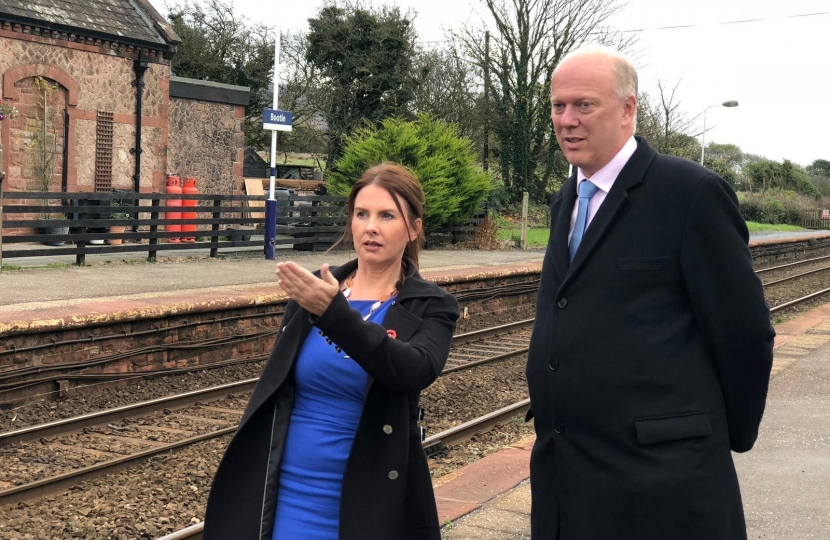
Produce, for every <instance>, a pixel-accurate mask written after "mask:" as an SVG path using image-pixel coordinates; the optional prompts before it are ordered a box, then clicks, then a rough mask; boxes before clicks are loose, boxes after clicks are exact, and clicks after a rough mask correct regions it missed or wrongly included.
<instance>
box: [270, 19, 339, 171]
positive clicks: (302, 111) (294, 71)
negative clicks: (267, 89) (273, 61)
mask: <svg viewBox="0 0 830 540" xmlns="http://www.w3.org/2000/svg"><path fill="white" fill-rule="evenodd" d="M307 52H308V35H307V33H304V32H294V33H289V34H285V35H282V36H281V37H280V93H279V98H280V101H279V103H280V108H282V109H285V110H288V111H291V112H292V113H293V122H292V124H293V129H292V131H278V132H277V149H278V150H280V151H281V152H285V153H287V152H310V153H312V154H315V155H316V156H317V159H318V164H319V160H320V159H321V158H324V157H325V155H326V153H327V151H328V146H327V140H326V137H325V133H326V121H325V118H324V117H323V112H324V109H325V104H326V103H327V100H326V88H325V86H324V84H323V78H322V75H321V74H320V70H319V69H317V68H316V67H315V66H314V65H313V64H312V63H311V62H309V61H308V60H307V59H306V54H307ZM320 168H321V169H322V168H324V167H322V166H321V167H320Z"/></svg>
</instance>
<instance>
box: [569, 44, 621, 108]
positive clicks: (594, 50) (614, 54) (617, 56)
mask: <svg viewBox="0 0 830 540" xmlns="http://www.w3.org/2000/svg"><path fill="white" fill-rule="evenodd" d="M588 54H600V55H603V56H607V57H610V58H611V60H612V61H613V62H614V75H615V79H616V84H615V90H616V91H617V96H618V97H619V98H620V100H621V101H625V100H626V99H628V96H634V97H635V98H636V97H637V69H636V68H635V67H634V64H633V63H632V62H631V60H630V59H629V58H628V57H627V56H626V55H625V54H623V53H621V52H619V51H617V50H614V49H612V48H610V47H606V46H604V45H585V46H583V47H580V48H578V49H575V50H573V51H571V52H569V53H568V54H566V55H565V57H564V58H563V59H562V60H561V61H560V62H559V63H560V64H561V63H562V62H564V61H565V60H568V59H570V58H573V57H574V56H583V55H588Z"/></svg>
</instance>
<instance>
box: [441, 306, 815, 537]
mask: <svg viewBox="0 0 830 540" xmlns="http://www.w3.org/2000/svg"><path fill="white" fill-rule="evenodd" d="M776 330H777V332H778V337H776V340H775V354H774V363H773V371H772V381H771V383H770V392H769V397H768V399H767V408H766V413H765V415H764V420H763V422H762V423H761V430H760V435H759V437H758V442H757V443H756V444H755V448H753V449H752V450H751V451H750V452H747V453H744V454H733V458H734V460H735V465H736V467H737V470H738V478H739V481H740V484H741V491H742V494H743V502H744V512H745V514H746V521H747V536H748V538H750V539H764V540H808V539H810V540H813V539H815V540H819V539H821V540H826V539H828V538H830V512H828V508H830V304H827V305H824V306H821V307H819V308H816V309H814V310H812V311H810V312H808V313H806V314H805V315H803V316H801V317H799V318H798V319H793V320H791V321H788V322H786V323H783V324H781V325H778V326H777V327H776ZM532 445H533V440H532V439H528V440H526V441H523V442H522V444H520V445H517V447H515V448H509V449H506V450H503V451H501V452H498V453H496V454H492V455H490V456H487V457H485V458H484V459H482V460H480V461H478V462H476V463H473V464H471V465H468V466H467V467H464V468H462V469H460V470H459V471H457V472H456V473H454V474H453V477H452V478H449V479H447V480H445V481H443V482H441V481H439V482H436V488H435V493H436V499H437V501H438V512H439V516H440V519H441V522H442V523H444V524H445V525H444V528H443V538H444V539H446V540H479V539H492V540H514V539H526V538H530V483H529V481H528V480H527V478H528V476H529V475H528V474H525V473H524V471H527V470H528V469H529V464H528V460H529V458H530V452H529V450H530V448H531V447H532ZM510 484H512V485H513V487H511V488H510V489H507V490H504V491H503V492H499V491H500V490H501V487H503V486H508V485H510ZM488 486H497V487H495V488H494V489H493V490H492V492H494V494H493V496H492V497H491V498H489V499H488V500H485V501H483V502H482V500H481V499H482V498H483V497H482V494H486V493H489V492H491V491H489V490H488Z"/></svg>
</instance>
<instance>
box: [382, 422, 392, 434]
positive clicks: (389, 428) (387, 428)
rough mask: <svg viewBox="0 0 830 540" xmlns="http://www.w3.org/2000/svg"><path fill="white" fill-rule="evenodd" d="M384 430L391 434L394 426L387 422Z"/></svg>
mask: <svg viewBox="0 0 830 540" xmlns="http://www.w3.org/2000/svg"><path fill="white" fill-rule="evenodd" d="M383 432H384V433H386V434H387V435H389V434H390V433H392V426H390V425H389V424H386V425H385V426H383Z"/></svg>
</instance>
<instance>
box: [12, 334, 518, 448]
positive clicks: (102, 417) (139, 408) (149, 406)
mask: <svg viewBox="0 0 830 540" xmlns="http://www.w3.org/2000/svg"><path fill="white" fill-rule="evenodd" d="M532 322H533V319H526V320H523V321H519V322H516V323H510V324H505V325H501V326H496V327H492V328H485V329H483V330H477V331H474V332H468V333H465V334H458V335H457V336H454V337H453V344H458V345H463V344H465V343H468V342H470V341H475V340H481V339H487V338H490V337H493V336H496V335H499V334H502V333H504V332H507V331H510V330H512V329H522V328H524V327H527V326H529V325H530V324H532ZM525 352H527V348H523V349H517V350H515V351H510V352H507V353H503V354H497V355H493V356H488V357H487V358H483V359H481V360H477V361H473V362H466V363H465V364H464V365H462V366H453V367H449V368H446V369H444V371H443V372H442V373H441V374H442V375H444V374H446V373H453V372H455V371H460V370H462V369H467V368H470V367H474V366H477V365H481V364H486V363H488V362H493V361H498V360H503V359H505V358H511V357H513V356H516V355H519V354H522V353H525ZM258 380H259V377H255V378H252V379H245V380H243V381H237V382H234V383H228V384H223V385H219V386H212V387H209V388H204V389H200V390H193V391H191V392H186V393H183V394H176V395H173V396H166V397H161V398H157V399H152V400H148V401H142V402H140V403H134V404H130V405H124V406H121V407H116V408H113V409H106V410H103V411H96V412H94V413H89V414H85V415H81V416H77V417H73V418H65V419H63V420H56V421H55V422H50V423H48V424H38V425H36V426H29V427H25V428H20V429H18V430H15V431H7V432H5V433H0V448H2V447H4V446H8V445H10V444H13V443H16V442H28V441H33V440H37V439H39V438H41V437H48V436H54V435H59V434H64V433H68V432H70V431H77V430H80V429H82V428H85V427H90V426H94V425H101V424H106V423H109V422H113V421H115V420H119V419H121V418H129V417H134V416H140V415H142V414H146V413H148V412H153V411H156V410H159V409H163V408H168V409H174V408H181V407H183V406H187V405H190V404H192V403H195V402H196V401H207V400H213V399H219V398H221V397H224V396H225V395H227V394H228V393H233V392H247V391H249V390H252V389H253V387H254V386H255V385H256V382H257V381H258Z"/></svg>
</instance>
